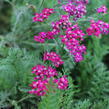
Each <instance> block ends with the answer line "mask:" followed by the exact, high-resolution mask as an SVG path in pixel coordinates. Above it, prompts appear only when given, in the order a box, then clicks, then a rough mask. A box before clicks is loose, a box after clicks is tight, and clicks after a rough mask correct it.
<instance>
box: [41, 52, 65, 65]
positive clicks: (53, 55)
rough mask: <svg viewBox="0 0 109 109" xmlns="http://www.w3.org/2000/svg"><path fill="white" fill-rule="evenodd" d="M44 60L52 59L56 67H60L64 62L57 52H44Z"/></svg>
mask: <svg viewBox="0 0 109 109" xmlns="http://www.w3.org/2000/svg"><path fill="white" fill-rule="evenodd" d="M43 59H44V61H46V60H49V61H52V63H53V64H54V66H55V67H59V66H60V65H62V64H63V63H64V62H63V61H62V59H61V58H60V56H59V55H58V54H56V53H55V52H46V53H44V58H43Z"/></svg>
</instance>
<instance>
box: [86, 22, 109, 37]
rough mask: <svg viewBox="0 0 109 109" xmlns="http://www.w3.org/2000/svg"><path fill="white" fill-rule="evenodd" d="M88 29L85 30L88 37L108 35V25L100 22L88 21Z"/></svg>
mask: <svg viewBox="0 0 109 109" xmlns="http://www.w3.org/2000/svg"><path fill="white" fill-rule="evenodd" d="M90 22H91V24H90V27H89V28H87V30H86V32H87V33H88V35H95V36H97V37H99V36H100V34H108V33H109V24H108V23H105V22H103V21H101V20H98V21H97V22H95V21H94V20H91V21H90Z"/></svg>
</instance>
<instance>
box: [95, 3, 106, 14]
mask: <svg viewBox="0 0 109 109" xmlns="http://www.w3.org/2000/svg"><path fill="white" fill-rule="evenodd" d="M97 13H105V14H106V13H107V7H106V6H105V5H103V6H101V7H100V8H98V9H97Z"/></svg>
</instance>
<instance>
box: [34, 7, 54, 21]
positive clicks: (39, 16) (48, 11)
mask: <svg viewBox="0 0 109 109" xmlns="http://www.w3.org/2000/svg"><path fill="white" fill-rule="evenodd" d="M53 13H54V9H52V8H44V9H43V10H42V12H41V13H36V14H35V16H34V17H33V22H43V21H44V19H48V17H49V16H50V15H51V14H53Z"/></svg>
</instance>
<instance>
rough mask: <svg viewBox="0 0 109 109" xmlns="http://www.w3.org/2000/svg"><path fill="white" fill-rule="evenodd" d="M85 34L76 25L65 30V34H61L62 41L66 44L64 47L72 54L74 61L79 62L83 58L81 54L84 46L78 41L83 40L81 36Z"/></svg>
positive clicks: (84, 49) (84, 50) (84, 48)
mask: <svg viewBox="0 0 109 109" xmlns="http://www.w3.org/2000/svg"><path fill="white" fill-rule="evenodd" d="M84 35H85V34H84V33H83V31H82V30H80V28H79V27H78V25H74V26H72V27H69V28H68V29H67V31H66V35H61V36H60V37H61V38H62V43H64V44H65V45H66V48H67V49H68V50H69V52H70V53H71V55H73V56H74V59H75V61H76V62H80V61H82V60H83V56H82V55H83V54H84V53H85V52H86V47H85V46H84V45H83V44H81V45H80V41H83V36H84Z"/></svg>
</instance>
